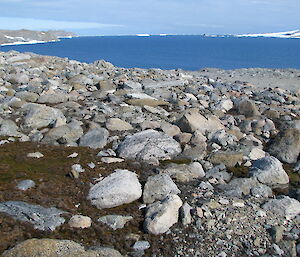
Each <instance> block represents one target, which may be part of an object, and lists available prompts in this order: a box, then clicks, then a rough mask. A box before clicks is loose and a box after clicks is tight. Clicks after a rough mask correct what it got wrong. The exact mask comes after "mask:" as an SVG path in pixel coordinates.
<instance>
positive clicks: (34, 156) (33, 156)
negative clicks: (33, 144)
mask: <svg viewBox="0 0 300 257" xmlns="http://www.w3.org/2000/svg"><path fill="white" fill-rule="evenodd" d="M27 157H29V158H37V159H39V158H42V157H44V155H43V154H42V153H40V152H35V153H28V154H27Z"/></svg>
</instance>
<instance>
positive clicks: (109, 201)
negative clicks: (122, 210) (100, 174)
mask: <svg viewBox="0 0 300 257" xmlns="http://www.w3.org/2000/svg"><path fill="white" fill-rule="evenodd" d="M141 196H142V186H141V184H140V182H139V180H138V178H137V175H136V174H135V173H134V172H131V171H129V170H116V171H115V172H114V173H112V174H110V175H109V176H108V177H106V178H104V179H103V180H102V181H100V182H98V183H97V184H95V185H94V186H92V187H91V188H90V191H89V195H88V197H87V198H88V200H91V202H92V204H93V205H96V207H97V208H99V209H104V208H113V207H116V206H120V205H122V204H126V203H131V202H133V201H135V200H137V199H139V198H140V197H141Z"/></svg>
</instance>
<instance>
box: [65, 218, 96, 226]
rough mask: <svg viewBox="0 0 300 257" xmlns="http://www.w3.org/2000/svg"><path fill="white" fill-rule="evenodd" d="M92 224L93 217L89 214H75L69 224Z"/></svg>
mask: <svg viewBox="0 0 300 257" xmlns="http://www.w3.org/2000/svg"><path fill="white" fill-rule="evenodd" d="M91 225H92V219H91V218H90V217H88V216H82V215H74V216H72V218H71V219H70V220H69V226H70V227H72V228H89V227H90V226H91Z"/></svg>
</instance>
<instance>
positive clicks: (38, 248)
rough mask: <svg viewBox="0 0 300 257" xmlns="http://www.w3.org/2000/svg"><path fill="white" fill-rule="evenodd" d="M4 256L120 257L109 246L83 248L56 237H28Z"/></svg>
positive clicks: (120, 256)
mask: <svg viewBox="0 0 300 257" xmlns="http://www.w3.org/2000/svg"><path fill="white" fill-rule="evenodd" d="M3 256H4V257H35V256H36V257H37V256H43V257H54V256H55V257H79V256H80V257H99V256H101V257H122V255H121V254H120V253H119V252H118V251H116V250H114V249H111V248H107V247H96V248H94V249H91V250H89V249H85V248H84V247H83V246H81V245H80V244H78V243H76V242H74V241H71V240H58V239H47V238H45V239H36V238H32V239H28V240H26V241H24V242H22V243H19V244H18V245H17V246H15V247H14V248H12V249H10V250H7V251H5V252H4V253H3Z"/></svg>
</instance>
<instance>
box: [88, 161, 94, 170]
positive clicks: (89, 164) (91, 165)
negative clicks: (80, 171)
mask: <svg viewBox="0 0 300 257" xmlns="http://www.w3.org/2000/svg"><path fill="white" fill-rule="evenodd" d="M87 165H88V166H89V167H90V168H91V169H94V168H95V167H96V165H95V163H93V162H90V163H88V164H87Z"/></svg>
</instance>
